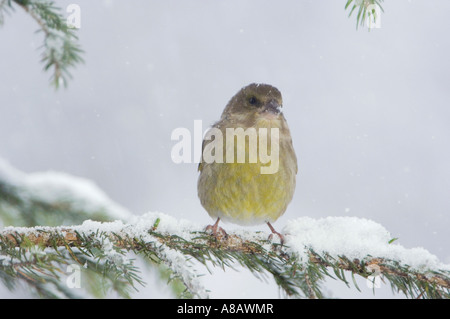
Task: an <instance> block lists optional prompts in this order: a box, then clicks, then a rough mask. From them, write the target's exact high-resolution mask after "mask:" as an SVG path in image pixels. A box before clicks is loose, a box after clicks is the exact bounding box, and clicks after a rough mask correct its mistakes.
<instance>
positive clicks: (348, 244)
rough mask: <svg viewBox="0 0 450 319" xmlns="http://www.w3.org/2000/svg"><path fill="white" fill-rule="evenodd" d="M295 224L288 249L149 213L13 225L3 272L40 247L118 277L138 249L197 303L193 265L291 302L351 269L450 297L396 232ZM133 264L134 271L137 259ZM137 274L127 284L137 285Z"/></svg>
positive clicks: (441, 273)
mask: <svg viewBox="0 0 450 319" xmlns="http://www.w3.org/2000/svg"><path fill="white" fill-rule="evenodd" d="M288 224H289V226H288V227H286V228H285V229H284V230H283V233H284V235H285V238H286V242H285V245H284V246H280V245H279V244H277V243H274V242H271V241H268V240H267V236H268V234H266V233H264V232H258V233H252V232H238V233H234V234H229V235H228V237H227V238H219V239H217V238H215V237H213V236H211V235H210V234H208V233H205V232H204V231H203V230H202V229H203V227H201V226H200V225H196V224H193V223H190V222H188V221H186V220H176V219H174V218H172V217H170V216H168V215H164V214H156V213H149V214H146V215H144V216H142V217H136V218H135V219H134V221H132V222H130V223H124V222H121V221H115V222H106V223H100V222H93V221H86V222H84V223H83V224H82V225H79V226H71V227H33V228H19V227H6V228H5V229H4V230H3V231H2V232H1V233H0V252H1V255H2V256H3V257H2V258H3V264H4V265H3V269H4V268H5V267H9V268H11V267H12V268H14V267H15V269H16V271H17V272H16V273H17V274H20V272H19V269H21V268H20V267H16V266H14V262H13V261H12V260H10V261H8V260H7V259H5V256H8V254H9V253H8V252H10V251H11V250H16V249H24V248H23V247H26V249H30V247H36V246H37V247H40V248H41V249H43V250H46V253H47V254H48V253H49V251H50V250H55V251H57V250H58V249H61V248H66V249H67V250H68V251H72V252H71V253H69V254H67V255H66V257H67V258H69V259H71V261H70V262H73V261H76V260H77V259H78V258H79V256H80V255H86V256H88V257H89V258H90V259H94V260H95V259H98V256H99V254H100V255H101V256H102V258H106V259H107V261H109V262H110V263H112V264H113V265H114V267H112V269H113V270H114V271H117V269H118V268H117V267H119V268H120V267H123V266H124V264H125V263H124V262H123V260H122V259H121V258H118V259H117V258H111V252H113V254H112V256H113V257H114V256H124V255H125V254H126V253H127V252H130V251H132V252H134V253H136V254H138V255H145V256H147V257H148V258H151V259H152V260H153V261H155V262H157V263H163V264H165V265H166V266H167V267H168V268H170V269H171V270H172V272H173V276H174V277H176V278H178V279H179V280H180V281H182V282H183V283H184V285H185V287H186V292H187V293H186V296H189V297H198V298H205V297H207V296H208V294H207V290H206V289H205V288H204V287H203V285H202V284H201V281H200V277H199V275H198V274H197V273H196V271H195V270H194V269H193V268H192V267H191V266H192V265H191V262H190V261H191V260H192V259H193V260H195V261H197V262H199V263H200V264H203V265H204V266H206V267H208V266H209V265H213V266H219V267H222V268H233V265H236V264H240V265H242V266H244V267H245V268H247V269H249V270H250V271H251V272H252V273H254V274H255V275H257V276H265V275H267V274H271V275H272V276H273V277H274V278H275V281H276V282H277V284H278V285H279V287H280V288H281V289H282V290H283V291H284V292H285V293H286V294H287V295H289V296H297V297H310V298H322V297H325V296H324V295H323V292H322V288H323V287H322V284H323V280H324V279H325V278H326V277H333V278H337V279H340V280H342V281H344V282H345V283H346V284H348V281H347V279H346V275H345V272H344V271H348V272H349V273H350V275H351V276H352V278H353V279H354V276H355V275H358V276H362V277H364V278H369V277H373V276H374V270H377V274H376V275H380V276H382V278H383V279H384V280H385V281H388V282H389V283H390V284H391V286H392V288H393V290H394V291H399V292H403V293H404V294H405V295H406V296H408V297H413V298H415V297H419V296H420V297H423V298H449V297H450V294H449V292H450V266H449V265H444V264H441V263H440V262H439V261H438V260H437V258H436V257H435V256H433V255H431V254H430V253H429V252H427V251H426V250H425V249H422V248H415V249H406V248H404V247H402V246H401V245H399V244H396V243H393V242H391V238H390V236H389V233H388V232H387V231H386V230H385V229H384V228H383V227H382V226H380V225H379V224H377V223H375V222H373V221H369V220H365V219H358V218H351V217H335V218H332V217H329V218H325V219H319V220H314V219H311V218H299V219H296V220H294V221H291V222H290V223H288ZM105 242H107V243H108V245H107V247H105V244H104V243H105ZM74 249H76V252H75V250H74ZM116 259H117V260H116ZM5 261H7V262H6V266H5ZM126 264H127V265H128V266H129V267H130V268H131V269H132V268H133V266H132V262H131V261H127V263H126ZM0 269H1V268H0ZM119 270H120V269H119ZM3 271H5V270H3ZM127 271H128V274H133V272H132V271H130V270H129V269H128V270H127ZM127 271H125V270H124V271H123V272H122V273H121V274H126V273H127ZM22 272H23V271H22ZM9 273H11V271H9ZM333 273H334V276H333ZM133 276H134V278H136V279H139V278H138V277H137V276H136V275H135V274H133ZM133 276H131V277H126V278H125V281H129V283H130V284H133ZM353 281H354V283H355V285H356V281H355V280H353Z"/></svg>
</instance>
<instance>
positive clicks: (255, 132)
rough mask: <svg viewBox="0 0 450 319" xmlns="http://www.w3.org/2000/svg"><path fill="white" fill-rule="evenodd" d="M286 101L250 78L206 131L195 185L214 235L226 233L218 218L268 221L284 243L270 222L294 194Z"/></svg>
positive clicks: (294, 160) (294, 171) (241, 222)
mask: <svg viewBox="0 0 450 319" xmlns="http://www.w3.org/2000/svg"><path fill="white" fill-rule="evenodd" d="M282 104H283V102H282V97H281V93H280V91H279V90H278V89H277V88H275V87H273V86H271V85H268V84H256V83H252V84H250V85H247V86H245V87H244V88H242V89H241V90H240V91H239V92H238V93H237V94H236V95H234V96H233V97H232V98H231V100H230V101H229V102H228V104H227V106H226V107H225V109H224V111H223V113H222V116H221V118H220V120H219V121H218V122H216V123H215V124H214V125H213V126H212V127H211V128H210V129H209V130H208V131H207V132H206V134H205V137H204V139H203V145H202V160H201V161H200V164H199V166H198V170H199V171H200V175H199V179H198V184H197V190H198V196H199V198H200V202H201V204H202V206H203V207H204V208H205V209H206V211H207V212H208V214H209V215H210V216H211V217H213V218H215V219H216V222H215V223H214V225H210V226H208V227H207V228H206V230H209V231H211V232H212V234H213V235H214V236H216V237H217V236H220V235H222V236H225V237H226V236H227V234H226V232H225V231H224V230H223V229H222V228H221V227H219V226H218V225H219V221H220V220H223V221H225V222H231V223H234V224H238V225H257V224H262V223H267V225H268V226H269V228H270V230H271V232H272V234H271V235H270V237H269V239H271V238H272V237H273V234H275V235H277V236H279V238H280V241H281V243H282V244H283V242H284V237H283V236H282V235H281V234H280V233H278V232H276V231H275V229H274V228H273V226H272V225H271V223H273V222H275V221H276V220H277V219H278V218H279V217H280V216H281V215H282V214H283V213H284V212H285V211H286V208H287V206H288V204H289V203H290V202H291V200H292V197H293V195H294V190H295V179H296V174H297V157H296V155H295V151H294V147H293V145H292V138H291V134H290V131H289V128H288V125H287V122H286V119H285V118H284V115H283V113H282V112H281V107H282ZM239 134H241V135H243V138H242V136H241V137H239ZM220 144H222V145H220ZM255 144H256V145H255ZM264 144H265V145H264ZM230 153H231V154H230ZM255 154H256V156H255ZM268 154H270V155H268ZM220 233H221V234H220Z"/></svg>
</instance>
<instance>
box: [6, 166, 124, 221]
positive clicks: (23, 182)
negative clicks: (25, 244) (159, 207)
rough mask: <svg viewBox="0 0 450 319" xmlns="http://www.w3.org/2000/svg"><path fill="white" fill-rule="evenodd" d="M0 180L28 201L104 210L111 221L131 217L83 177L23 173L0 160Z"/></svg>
mask: <svg viewBox="0 0 450 319" xmlns="http://www.w3.org/2000/svg"><path fill="white" fill-rule="evenodd" d="M0 181H3V182H4V183H7V184H9V185H11V186H13V187H16V188H18V189H19V190H20V191H21V193H22V195H23V196H25V197H28V198H30V199H37V200H40V201H43V202H48V203H55V202H59V201H64V202H70V203H71V205H72V207H73V208H74V209H75V210H79V211H83V212H85V213H89V212H99V211H104V212H105V213H107V214H108V216H110V217H111V219H121V220H127V219H129V218H130V217H131V216H132V214H131V213H130V212H128V211H127V210H126V209H125V208H123V207H121V206H120V205H118V204H117V203H115V202H113V201H112V200H111V199H109V197H108V196H107V195H106V194H105V193H104V192H103V191H102V190H101V189H100V188H99V187H98V186H97V185H96V184H94V183H93V182H92V181H90V180H88V179H85V178H81V177H76V176H72V175H69V174H66V173H60V172H53V171H48V172H37V173H30V174H26V173H24V172H21V171H19V170H18V169H16V168H14V167H12V166H11V165H10V164H9V163H8V162H7V161H6V160H4V159H2V158H1V157H0Z"/></svg>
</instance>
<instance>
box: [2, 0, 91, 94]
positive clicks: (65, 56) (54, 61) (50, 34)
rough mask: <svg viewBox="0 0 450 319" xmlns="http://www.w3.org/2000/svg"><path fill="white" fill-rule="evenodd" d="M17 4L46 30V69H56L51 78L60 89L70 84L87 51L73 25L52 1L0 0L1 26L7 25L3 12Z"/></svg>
mask: <svg viewBox="0 0 450 319" xmlns="http://www.w3.org/2000/svg"><path fill="white" fill-rule="evenodd" d="M13 4H15V5H17V6H18V7H20V8H22V9H23V10H24V11H25V12H26V13H27V14H29V15H30V16H31V17H32V18H33V19H34V20H35V21H36V22H37V24H38V26H39V30H38V31H40V32H43V33H44V44H43V45H42V48H43V54H42V60H41V62H43V63H44V70H45V71H48V70H50V69H52V70H53V73H52V76H51V78H50V81H51V83H52V85H53V86H54V87H55V88H56V89H58V88H59V87H60V86H61V84H63V86H64V87H66V86H67V80H68V78H71V74H70V71H69V70H70V69H71V68H73V67H74V66H75V65H77V64H79V63H82V62H83V58H82V57H81V54H82V53H83V50H82V49H81V48H80V45H79V44H78V37H77V35H76V32H75V30H74V29H73V28H71V27H69V26H68V25H67V23H66V20H65V18H64V16H63V15H62V14H61V13H60V11H61V10H60V9H59V8H58V7H56V6H55V4H54V2H53V1H48V0H0V25H1V24H3V20H4V18H3V12H8V9H14V7H13Z"/></svg>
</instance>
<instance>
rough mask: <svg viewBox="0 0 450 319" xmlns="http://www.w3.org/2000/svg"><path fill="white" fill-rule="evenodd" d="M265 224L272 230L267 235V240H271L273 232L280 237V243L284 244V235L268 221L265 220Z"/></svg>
mask: <svg viewBox="0 0 450 319" xmlns="http://www.w3.org/2000/svg"><path fill="white" fill-rule="evenodd" d="M267 226H269V228H270V230H271V231H272V234H270V235H269V240H272V238H273V235H274V234H275V235H277V236H278V237H280V242H281V245H283V244H284V236H283V235H281V234H280V233H279V232H277V231H276V230H275V229H274V228H273V226H272V225H271V224H270V223H269V222H267Z"/></svg>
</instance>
